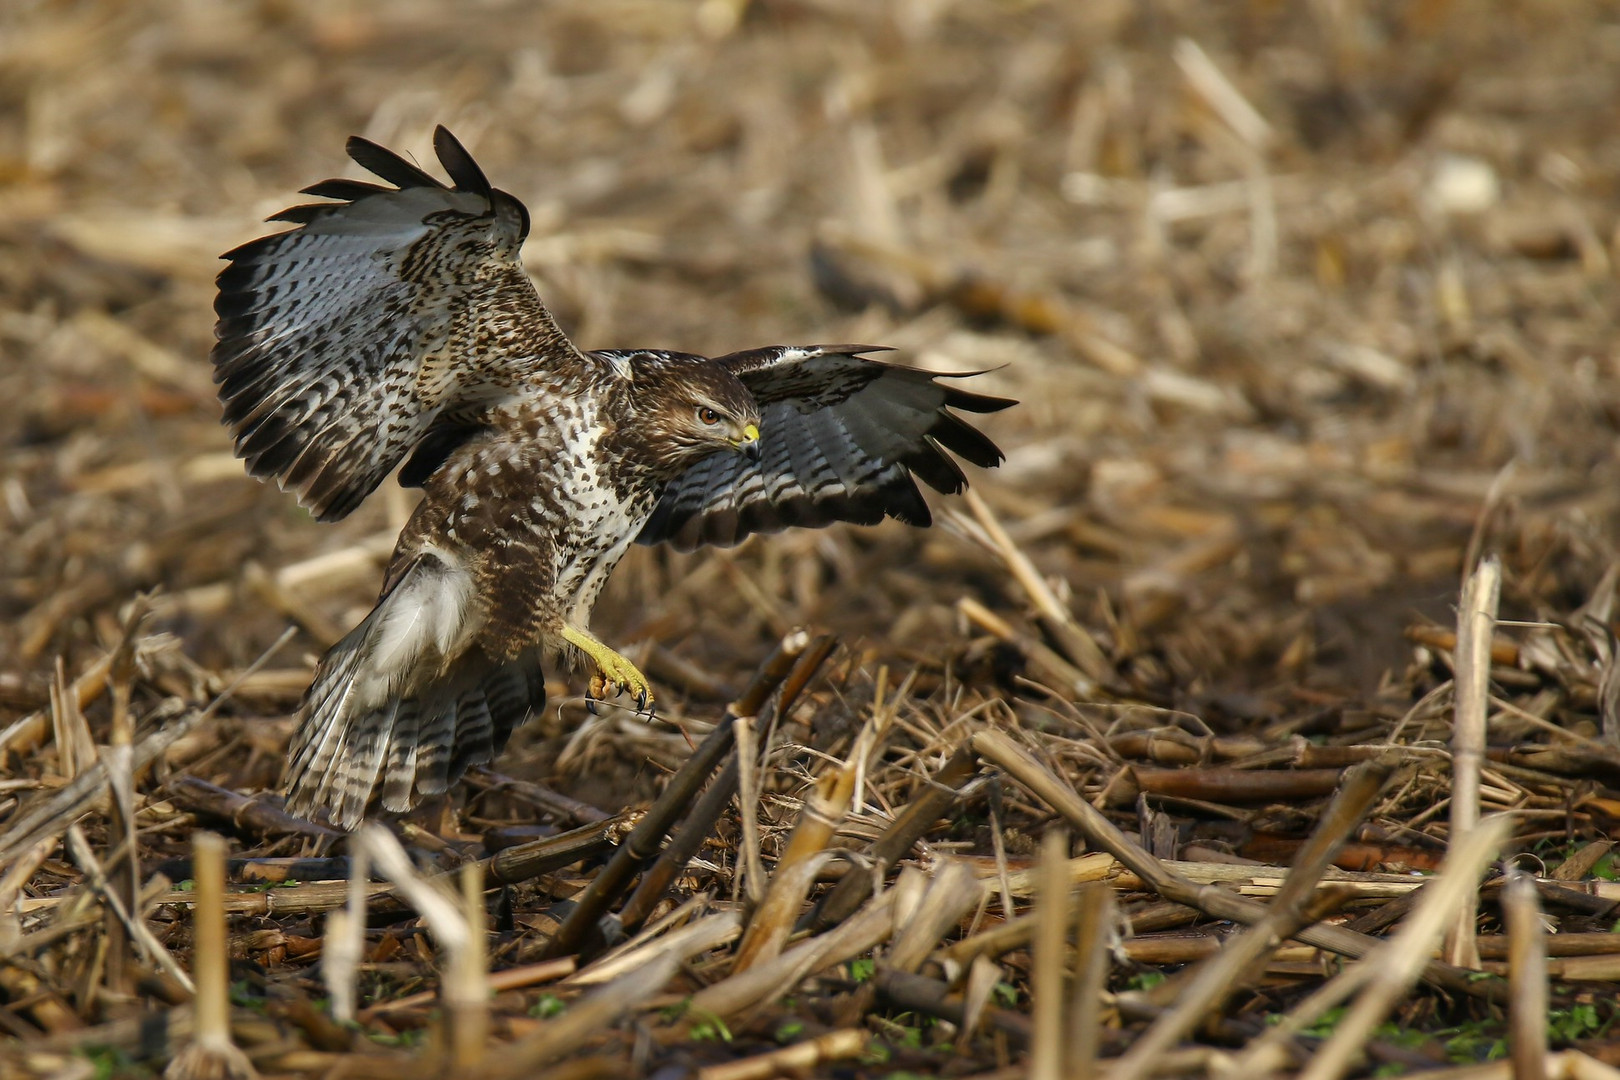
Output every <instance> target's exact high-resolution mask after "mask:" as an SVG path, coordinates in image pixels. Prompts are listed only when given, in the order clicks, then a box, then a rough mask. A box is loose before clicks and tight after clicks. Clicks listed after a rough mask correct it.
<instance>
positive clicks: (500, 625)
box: [213, 127, 1013, 829]
mask: <svg viewBox="0 0 1620 1080" xmlns="http://www.w3.org/2000/svg"><path fill="white" fill-rule="evenodd" d="M347 148H348V152H349V156H350V157H351V158H353V159H354V160H355V161H356V162H357V163H359V164H360V165H362V166H364V167H365V168H366V169H367V170H369V171H370V172H372V173H374V174H376V175H377V176H378V177H379V178H381V179H382V180H384V181H386V182H387V184H376V183H369V182H364V181H359V180H347V179H337V180H323V181H321V182H320V183H318V184H314V185H312V186H310V187H307V188H305V189H304V193H305V194H308V195H312V196H316V197H317V198H320V199H324V200H326V201H323V202H314V203H309V204H305V205H300V206H294V207H291V208H290V209H287V210H283V211H282V212H281V213H279V214H277V215H275V216H274V217H273V218H271V219H270V220H272V221H288V222H294V223H295V224H296V226H297V227H295V228H293V229H290V230H288V231H284V232H279V233H275V234H272V235H270V236H265V237H262V238H260V239H257V240H254V241H252V242H250V243H247V244H244V245H243V246H241V247H238V248H236V249H235V250H233V251H230V252H227V253H226V254H225V255H224V256H222V258H225V259H227V260H229V265H228V266H227V267H226V268H225V269H224V270H222V271H221V272H220V274H219V279H218V286H219V294H218V297H217V298H216V300H215V303H214V309H215V312H216V313H217V315H218V323H217V325H216V327H215V335H216V337H217V338H218V343H217V344H216V345H215V346H214V350H213V366H214V380H215V382H216V383H218V386H219V396H220V400H221V402H222V403H223V405H224V420H225V423H226V425H227V426H228V427H229V428H230V431H231V434H232V436H233V438H234V441H235V447H236V453H237V455H238V456H240V457H241V458H243V459H244V460H245V462H246V467H247V471H248V472H249V473H250V474H252V475H254V476H257V477H263V478H274V479H275V480H276V481H277V482H278V483H279V484H280V485H281V487H282V488H283V489H284V490H289V491H291V492H293V493H294V494H295V495H296V496H297V498H298V501H299V503H300V504H301V505H303V506H305V507H307V508H308V509H309V510H310V511H311V512H312V513H313V514H314V515H315V517H316V518H318V519H320V520H322V521H333V520H336V519H338V518H341V517H343V516H344V515H346V514H348V513H349V512H350V511H352V510H353V509H354V508H355V507H356V506H358V505H359V504H360V502H361V501H362V500H363V499H364V498H365V497H366V496H367V495H368V494H370V493H371V492H372V491H373V490H374V489H375V488H376V487H377V485H378V484H379V483H381V482H382V480H383V479H384V478H385V477H386V476H387V475H388V474H389V473H390V472H392V471H393V470H395V469H396V468H398V469H399V481H400V483H402V484H404V485H406V486H414V487H421V488H422V489H423V490H424V494H423V498H422V500H421V502H420V504H419V505H418V506H417V508H416V510H415V512H414V513H413V514H412V515H411V518H410V520H409V522H408V523H407V524H406V526H405V528H404V531H403V532H401V534H400V537H399V543H398V545H397V547H396V548H395V550H394V554H393V557H392V559H391V560H390V562H389V564H388V569H387V573H386V575H385V576H384V580H383V585H382V592H381V595H380V596H379V597H378V599H377V604H376V606H375V607H374V608H373V609H372V611H371V613H370V614H369V615H367V616H366V618H365V619H364V621H362V622H361V623H360V625H359V626H357V627H356V628H355V629H354V630H353V631H352V632H351V633H349V634H348V636H346V637H344V638H343V639H342V640H341V641H339V642H338V643H337V644H336V645H334V646H333V647H332V648H331V650H330V651H328V652H327V654H326V655H325V657H324V658H322V660H321V662H320V664H319V666H318V667H317V669H316V672H315V677H314V680H313V682H312V684H311V686H310V688H309V690H308V692H307V693H306V695H305V697H304V700H303V703H302V705H301V706H300V708H299V714H298V721H297V729H296V733H295V735H294V737H293V740H292V745H291V748H290V752H289V757H290V761H289V765H288V769H287V775H286V786H287V796H288V798H287V805H288V807H289V809H291V810H292V811H293V812H295V813H300V814H304V815H306V816H315V815H317V814H318V813H319V812H321V811H325V812H326V814H327V816H328V818H329V819H330V820H331V821H332V822H333V823H334V824H336V825H338V826H340V827H342V828H345V829H353V828H356V827H358V825H359V824H360V822H361V820H362V819H363V817H364V815H365V813H366V811H367V808H368V806H369V804H370V802H371V800H372V798H373V796H374V795H375V794H377V791H378V789H379V787H380V789H381V792H380V794H381V805H382V807H383V808H384V809H385V810H388V811H395V812H398V811H404V810H408V809H410V808H411V807H412V806H413V805H415V803H416V802H417V801H418V799H419V798H420V797H421V796H425V795H433V794H439V793H442V792H444V791H445V790H446V789H447V788H448V787H449V785H451V784H452V783H454V782H455V781H456V780H457V779H459V778H460V776H461V775H462V773H463V772H464V771H465V770H466V769H467V768H468V767H469V766H470V765H477V764H484V763H487V762H490V761H492V760H493V759H494V757H495V755H496V754H498V753H499V752H500V750H501V749H502V747H504V745H505V743H506V741H507V738H508V736H509V735H510V734H511V732H512V730H513V729H514V728H515V727H516V726H517V725H518V724H520V723H522V722H523V721H524V720H525V719H526V718H527V717H528V716H529V715H530V713H532V712H534V711H536V710H538V709H540V708H541V707H542V706H543V705H544V702H545V680H544V678H543V676H542V674H541V662H542V660H543V659H545V658H547V657H550V656H555V655H557V654H564V653H566V654H571V655H572V656H573V657H575V658H578V657H579V655H580V654H583V657H584V658H586V659H588V660H589V662H590V663H591V664H593V665H594V667H595V675H594V676H593V677H592V679H591V693H592V696H593V697H596V696H601V695H603V694H604V693H606V692H608V691H612V692H614V693H623V692H626V691H628V692H631V693H633V694H634V695H635V696H636V701H637V706H638V708H650V706H651V703H652V697H653V694H652V688H651V686H650V685H649V684H648V682H647V679H646V677H645V676H644V675H642V673H641V672H640V671H638V670H636V667H635V666H634V665H633V664H631V663H630V661H628V660H627V659H625V658H624V657H623V656H621V655H619V654H618V653H617V652H615V651H614V650H613V649H612V648H610V647H609V646H607V645H606V644H604V643H603V642H602V641H600V640H599V639H598V638H596V637H595V636H594V635H593V634H592V633H591V631H590V629H589V622H590V613H591V607H592V604H593V603H594V602H595V600H596V597H597V594H598V593H599V592H601V589H602V585H603V583H604V582H605V581H606V580H607V577H608V575H609V574H610V573H611V572H612V570H613V568H614V566H615V565H616V564H617V563H618V562H619V560H620V559H621V558H622V557H623V556H624V554H625V551H626V550H627V549H628V548H629V546H630V545H631V544H632V543H641V544H655V543H662V542H668V543H671V544H673V545H675V546H676V547H677V548H680V549H682V550H690V549H692V548H695V547H698V546H700V545H703V544H721V545H729V544H736V543H738V542H740V541H741V540H742V539H743V538H745V537H747V536H748V535H750V534H751V533H770V532H777V531H779V530H781V529H783V528H786V527H788V526H794V525H798V526H811V527H817V526H823V525H827V524H830V523H832V522H836V521H849V522H856V523H859V524H866V525H869V524H876V523H877V522H879V521H881V520H883V518H884V517H886V516H887V517H894V518H898V519H899V520H901V521H904V522H908V523H910V524H913V525H927V524H928V523H929V520H930V515H929V510H928V505H927V504H926V503H925V502H924V501H923V498H922V495H921V494H920V492H919V491H918V488H917V484H916V482H915V480H914V479H913V476H915V477H918V478H920V479H922V480H923V481H924V482H926V483H927V484H928V485H929V486H931V487H933V488H934V489H936V490H938V491H941V492H947V493H952V492H957V491H960V490H961V489H962V487H963V485H964V484H965V480H964V478H963V474H962V469H961V467H960V466H959V465H958V464H957V462H956V461H955V459H954V458H953V457H952V456H951V455H952V454H955V455H957V456H959V457H961V458H962V459H964V460H965V461H968V462H971V463H972V464H974V465H978V466H982V467H991V466H994V465H996V464H998V463H999V462H1000V461H1001V459H1002V455H1001V452H1000V450H998V449H997V448H996V446H995V444H994V443H992V442H991V441H990V440H989V439H988V438H986V437H985V436H984V435H983V434H982V433H980V432H979V431H978V430H977V429H976V428H974V427H972V426H971V425H969V424H968V423H966V422H965V421H964V420H962V419H961V418H960V417H959V416H957V415H956V413H954V412H953V411H952V410H953V409H954V410H962V411H966V412H970V413H986V412H991V411H994V410H996V409H1001V408H1005V407H1006V406H1008V405H1011V404H1013V402H1011V401H1008V400H1005V399H1002V398H993V397H987V396H985V395H982V394H977V393H971V392H968V391H965V390H961V389H958V388H957V387H955V386H952V385H950V384H948V383H944V382H941V381H939V379H940V378H941V377H939V376H934V375H931V374H929V373H927V372H922V371H916V370H912V369H909V368H905V367H901V366H898V365H893V364H887V363H883V362H880V361H877V360H873V359H869V358H868V357H867V355H866V354H868V353H872V352H877V351H880V350H879V349H877V348H875V347H871V346H859V345H808V346H774V347H770V348H762V349H750V350H747V351H745V352H738V353H732V354H730V355H727V356H720V357H715V358H712V359H710V358H706V357H701V356H693V355H690V354H686V353H679V352H668V351H664V350H660V349H611V350H603V351H596V352H584V351H581V350H580V349H578V348H576V347H575V346H574V344H573V343H572V342H571V341H569V339H568V338H567V337H566V336H565V335H564V334H563V332H562V331H561V330H560V329H559V328H558V326H557V324H556V322H555V321H554V320H553V319H552V317H551V314H550V313H549V312H548V311H547V310H546V308H545V306H544V305H543V304H542V303H541V300H540V297H539V295H538V294H537V293H536V292H535V289H534V285H533V283H532V282H531V281H530V280H529V277H528V275H527V274H526V273H525V272H524V269H523V266H522V264H521V262H520V261H519V257H518V250H519V247H520V246H521V245H522V243H523V239H524V237H525V236H526V235H527V233H528V229H529V217H528V213H527V211H526V210H525V209H524V207H523V204H522V203H521V202H519V201H518V200H517V199H516V198H514V197H512V196H511V195H509V194H507V193H506V192H504V191H500V190H497V189H495V188H493V187H491V186H490V183H489V181H488V180H487V179H486V178H485V176H484V173H483V170H482V169H480V168H479V167H478V165H477V164H476V163H475V162H474V161H473V159H472V156H471V155H470V154H468V152H467V151H466V149H465V148H463V147H462V145H461V143H459V142H458V141H457V140H456V139H455V137H454V136H452V135H451V134H450V132H449V131H447V130H445V129H444V128H443V127H440V128H439V129H438V130H437V131H436V132H435V135H434V148H435V150H436V151H437V153H438V158H439V162H440V163H441V165H442V166H443V167H444V169H445V171H446V172H447V173H448V174H449V176H450V178H451V181H452V182H453V186H447V185H446V184H444V183H442V182H441V181H439V180H437V179H435V178H434V177H433V176H432V175H430V174H429V173H427V172H425V171H424V170H422V169H421V168H418V167H417V166H416V165H414V164H412V163H410V162H408V161H406V160H405V159H404V158H401V157H400V156H398V155H397V154H394V153H392V152H390V151H388V150H385V149H384V148H383V147H381V146H379V145H377V144H376V143H373V142H370V141H368V140H366V139H362V138H358V137H356V138H351V139H350V140H349V142H348V147H347ZM390 185H391V186H390ZM967 374H975V373H967ZM949 377H951V378H956V377H960V376H949Z"/></svg>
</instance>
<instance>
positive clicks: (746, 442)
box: [731, 424, 759, 461]
mask: <svg viewBox="0 0 1620 1080" xmlns="http://www.w3.org/2000/svg"><path fill="white" fill-rule="evenodd" d="M731 445H732V446H735V447H736V448H737V449H738V450H741V451H742V452H743V453H745V454H747V455H748V458H749V460H751V461H758V460H759V425H758V424H749V425H748V426H747V427H745V428H743V429H742V434H741V435H739V436H737V437H736V438H735V439H732V440H731Z"/></svg>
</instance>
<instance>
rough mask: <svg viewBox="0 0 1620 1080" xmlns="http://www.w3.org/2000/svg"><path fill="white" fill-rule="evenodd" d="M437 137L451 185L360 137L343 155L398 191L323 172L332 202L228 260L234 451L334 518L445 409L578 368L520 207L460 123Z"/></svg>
mask: <svg viewBox="0 0 1620 1080" xmlns="http://www.w3.org/2000/svg"><path fill="white" fill-rule="evenodd" d="M433 143H434V149H435V150H437V151H438V155H439V161H440V163H441V164H443V166H444V168H445V171H446V172H448V173H449V174H450V177H451V179H452V180H453V181H454V182H455V186H454V187H446V186H445V185H444V184H442V183H440V182H439V181H438V180H436V179H434V178H433V177H432V176H429V175H428V174H427V173H425V172H423V171H422V170H421V169H419V168H417V167H416V166H415V165H413V164H411V163H410V162H408V161H406V160H404V159H403V158H401V157H399V156H398V155H397V154H394V153H392V152H391V151H388V150H385V149H383V148H382V147H381V146H378V145H377V144H376V143H373V142H369V141H367V140H366V139H362V138H359V137H355V138H351V139H350V140H349V142H348V147H347V149H348V152H349V156H350V157H352V158H353V159H354V160H355V161H357V162H358V163H360V164H361V165H363V166H365V167H366V168H367V169H369V170H370V171H371V172H373V173H375V174H377V175H378V176H379V177H381V178H382V179H384V180H386V181H388V182H389V183H392V184H394V185H395V186H394V187H384V186H382V185H380V184H371V183H366V182H363V181H359V180H323V181H321V182H320V183H318V184H314V185H312V186H310V187H307V188H305V189H304V193H305V194H308V195H316V196H320V197H323V198H328V199H335V200H338V201H336V202H324V203H313V204H309V205H305V206H294V207H292V208H291V209H288V210H283V211H282V212H281V213H279V214H277V215H275V217H273V218H271V219H270V220H272V221H292V222H296V223H298V225H299V227H298V228H295V229H291V230H289V231H287V232H282V233H276V234H275V235H273V236H266V237H263V238H261V239H258V240H254V241H253V242H251V243H248V244H244V245H242V246H241V247H239V248H237V249H235V250H234V251H230V252H227V253H226V254H225V255H224V256H223V258H226V259H229V260H230V265H229V266H227V267H226V268H225V269H224V270H223V271H221V272H220V275H219V280H218V284H219V296H218V297H217V299H216V300H215V301H214V310H215V312H216V313H217V314H218V316H219V321H218V323H217V325H216V326H215V328H214V333H215V336H216V337H217V338H218V339H219V341H218V344H216V345H215V346H214V351H213V363H214V381H215V382H217V383H218V384H219V396H220V400H221V401H222V402H223V403H224V405H225V423H226V424H227V425H228V426H229V427H230V429H231V434H232V435H233V436H234V437H235V441H236V453H237V455H238V456H239V457H242V458H244V459H245V460H246V462H247V470H248V472H249V473H251V474H252V475H254V476H260V477H274V478H275V479H276V480H277V481H278V482H279V483H280V484H281V486H282V487H283V488H284V489H290V490H292V491H293V492H295V493H296V494H297V496H298V501H299V503H301V504H302V505H304V506H306V507H308V508H309V509H310V510H311V511H312V512H313V513H314V514H315V516H316V517H318V518H320V519H321V520H323V521H329V520H333V519H336V518H340V517H343V516H344V515H345V514H347V513H349V511H351V510H353V509H354V508H355V507H356V506H358V505H359V504H360V501H361V500H362V499H364V498H365V497H366V496H367V495H368V494H370V493H371V492H372V491H373V490H374V489H375V488H376V487H377V485H378V484H379V483H380V482H381V481H382V479H383V477H385V476H387V475H388V473H389V472H390V471H391V470H392V469H393V468H394V467H395V466H396V465H398V464H399V462H400V460H401V459H402V458H403V457H404V455H405V454H406V453H407V452H408V451H409V450H410V449H411V448H412V447H413V446H414V445H416V444H417V443H418V442H419V441H421V440H422V439H423V438H424V436H426V435H427V434H428V433H429V430H430V429H431V428H432V427H433V426H434V422H435V421H436V420H438V419H439V418H440V417H441V416H443V417H444V418H445V419H446V421H451V422H454V421H456V420H458V418H459V419H460V420H462V421H464V420H465V419H466V417H467V415H469V414H471V413H474V412H476V411H477V410H478V409H479V408H480V407H481V406H483V405H486V404H488V403H489V402H491V401H494V400H498V399H499V398H501V397H503V396H505V395H506V394H509V393H510V392H511V391H512V388H513V387H514V386H515V385H516V384H517V383H518V382H520V381H522V380H523V379H524V378H525V377H526V376H530V375H533V374H534V373H536V372H537V371H540V370H542V369H545V370H555V368H556V365H558V364H559V363H583V358H582V357H581V356H580V354H579V353H578V352H577V351H576V350H575V349H574V347H573V345H572V344H570V343H569V341H568V339H567V338H566V337H564V336H563V334H562V331H561V330H559V329H558V328H557V325H556V323H555V322H553V321H552V318H551V315H550V313H549V312H547V311H546V309H545V306H544V305H543V304H542V303H541V302H540V297H539V296H538V295H537V294H536V293H535V291H534V286H533V285H532V284H531V283H530V281H529V278H528V275H526V274H525V273H524V272H523V267H522V264H521V263H520V262H519V260H518V248H519V246H520V245H521V244H522V242H523V238H524V236H525V235H527V233H528V230H529V216H528V212H527V211H526V210H525V209H524V208H523V204H522V203H520V202H519V201H518V200H517V199H515V198H513V197H512V196H511V195H508V194H507V193H506V192H504V191H497V190H496V189H494V188H492V187H491V186H490V183H489V180H488V179H486V178H485V176H484V173H483V171H482V170H481V169H480V168H479V167H478V165H477V163H475V162H474V161H473V159H472V157H471V155H469V154H468V153H467V151H466V149H465V148H463V147H462V145H461V144H460V143H459V142H457V141H456V138H455V136H453V135H451V134H450V132H448V131H446V130H445V129H444V128H442V127H441V128H439V129H438V130H437V131H435V132H434V138H433ZM458 414H460V415H459V417H458Z"/></svg>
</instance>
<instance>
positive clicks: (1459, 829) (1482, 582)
mask: <svg viewBox="0 0 1620 1080" xmlns="http://www.w3.org/2000/svg"><path fill="white" fill-rule="evenodd" d="M1501 589H1502V566H1501V563H1499V562H1498V561H1497V560H1496V558H1495V557H1494V556H1493V557H1491V558H1487V559H1482V560H1480V564H1479V567H1478V569H1476V570H1475V571H1474V573H1473V574H1472V575H1471V576H1470V577H1469V579H1468V581H1467V583H1466V584H1465V585H1464V586H1463V591H1462V600H1461V602H1460V603H1459V605H1458V609H1457V651H1456V654H1455V664H1454V667H1455V671H1456V679H1455V681H1456V686H1457V697H1456V710H1455V715H1456V720H1455V723H1454V724H1453V727H1452V734H1451V778H1452V779H1451V832H1450V840H1451V843H1452V844H1457V843H1459V842H1461V840H1462V838H1464V837H1466V836H1467V835H1468V834H1469V832H1470V831H1472V830H1473V828H1474V827H1475V826H1476V825H1477V824H1478V823H1479V774H1480V769H1481V767H1482V766H1483V765H1484V763H1485V714H1486V709H1487V707H1488V705H1489V702H1490V688H1491V636H1492V635H1493V634H1494V633H1495V630H1496V610H1497V603H1498V600H1499V597H1500V594H1501ZM1477 907H1478V905H1477V904H1464V905H1461V906H1459V907H1458V909H1457V923H1456V925H1454V926H1453V927H1451V929H1450V930H1448V931H1447V933H1446V944H1445V951H1444V956H1445V959H1446V962H1447V963H1449V964H1455V965H1456V966H1458V967H1466V968H1473V969H1476V970H1477V969H1478V968H1479V950H1478V949H1477V948H1476V947H1475V945H1474V913H1475V910H1476V909H1477Z"/></svg>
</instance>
